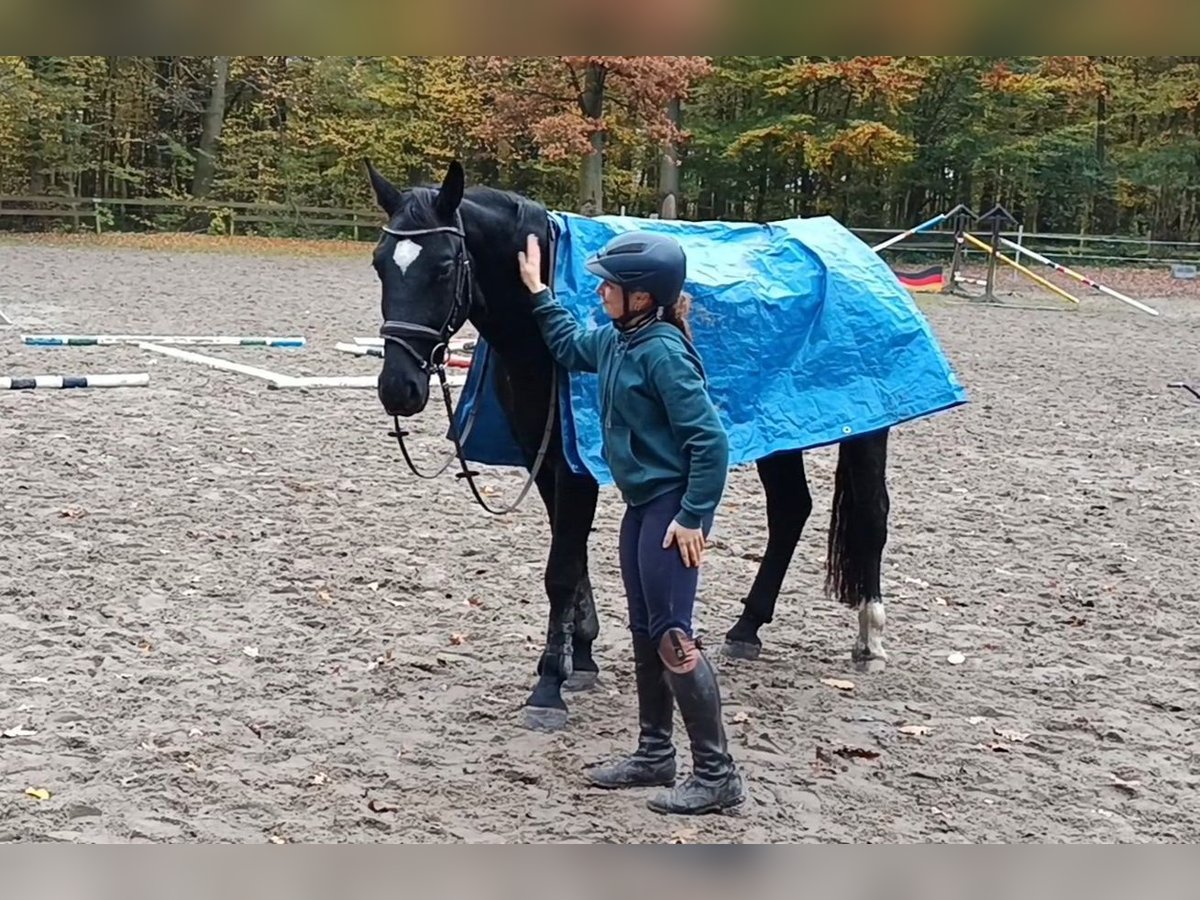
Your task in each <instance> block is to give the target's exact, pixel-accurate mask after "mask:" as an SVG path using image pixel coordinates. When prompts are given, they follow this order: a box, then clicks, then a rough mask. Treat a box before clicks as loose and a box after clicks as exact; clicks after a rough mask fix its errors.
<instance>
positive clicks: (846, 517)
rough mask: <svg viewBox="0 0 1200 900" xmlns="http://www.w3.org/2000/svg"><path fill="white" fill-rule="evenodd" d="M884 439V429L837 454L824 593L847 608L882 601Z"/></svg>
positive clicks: (846, 443)
mask: <svg viewBox="0 0 1200 900" xmlns="http://www.w3.org/2000/svg"><path fill="white" fill-rule="evenodd" d="M887 439H888V430H887V429H886V428H885V429H883V430H882V431H876V432H872V433H871V434H866V435H862V436H860V437H855V438H851V439H849V440H847V441H844V442H843V443H842V444H841V446H840V447H839V448H838V463H837V472H836V474H835V476H834V487H833V506H832V512H831V515H830V521H829V546H828V553H827V557H826V563H825V565H826V568H825V593H826V595H827V596H829V597H831V598H836V599H837V600H838V601H840V602H841V603H844V604H846V605H847V606H849V607H852V608H853V607H857V606H858V605H859V604H860V603H862V602H863V601H870V600H878V599H881V598H882V596H883V594H882V591H881V588H880V569H881V567H882V559H883V547H884V545H885V544H886V543H887V518H888V511H889V508H890V500H889V498H888V491H887V478H886V475H887Z"/></svg>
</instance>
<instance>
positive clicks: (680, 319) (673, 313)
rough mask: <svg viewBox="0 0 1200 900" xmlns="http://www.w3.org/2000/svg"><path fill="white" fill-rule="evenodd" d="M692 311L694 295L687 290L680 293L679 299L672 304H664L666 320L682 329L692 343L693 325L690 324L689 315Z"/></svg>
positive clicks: (663, 315)
mask: <svg viewBox="0 0 1200 900" xmlns="http://www.w3.org/2000/svg"><path fill="white" fill-rule="evenodd" d="M691 312H692V296H691V294H689V293H687V292H686V291H682V292H680V294H679V299H678V300H676V301H675V302H674V303H673V304H672V305H671V306H664V307H663V312H662V317H663V321H664V322H669V323H670V324H672V325H674V326H675V327H676V328H678V329H679V330H680V331H682V332H683V336H684V337H685V338H687V339H688V342H689V343H690V342H691V340H692V326H691V325H689V324H688V316H689V315H691Z"/></svg>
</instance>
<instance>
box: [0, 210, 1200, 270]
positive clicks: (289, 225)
mask: <svg viewBox="0 0 1200 900" xmlns="http://www.w3.org/2000/svg"><path fill="white" fill-rule="evenodd" d="M49 220H58V221H60V222H64V223H65V222H70V227H71V229H72V230H74V231H80V230H83V229H84V228H87V229H88V230H95V232H96V233H97V234H101V233H103V232H105V231H168V232H196V231H200V232H206V233H214V232H215V233H218V234H230V235H232V234H243V233H258V234H263V233H266V234H271V235H273V236H279V237H341V238H353V239H354V240H358V239H359V235H360V232H361V231H363V230H364V229H365V232H364V233H365V236H366V237H368V238H369V239H371V240H374V238H375V237H376V234H377V230H378V228H379V226H380V225H381V224H382V223H383V214H382V213H381V212H380V211H379V210H378V209H337V208H331V207H324V206H293V205H291V204H287V203H250V202H245V201H225V200H192V199H179V200H175V199H163V198H125V197H51V196H38V197H34V196H29V197H21V196H3V195H0V230H3V229H5V228H8V229H13V228H19V229H24V230H39V231H40V230H44V228H45V223H46V222H47V221H49ZM262 226H266V227H265V228H264V227H262ZM850 230H851V231H853V232H854V233H855V234H857V235H858V236H859V237H860V238H862V239H863V240H864V241H866V242H867V243H868V244H872V245H873V244H876V243H878V242H880V241H881V240H883V239H884V238H886V237H890V236H892V235H894V234H897V233H898V229H894V228H893V229H885V228H855V227H851V229H850ZM1002 234H1003V235H1004V237H1007V238H1008V239H1009V240H1013V241H1015V242H1017V243H1020V244H1021V245H1022V246H1028V247H1029V248H1030V249H1032V250H1035V251H1037V252H1039V253H1043V254H1045V255H1047V256H1050V257H1052V258H1054V259H1057V260H1061V261H1062V262H1064V263H1066V264H1070V263H1071V262H1072V261H1074V262H1078V263H1081V264H1088V263H1092V264H1095V263H1101V264H1117V265H1121V264H1126V265H1130V264H1133V265H1137V264H1140V265H1162V266H1168V265H1175V266H1186V265H1200V243H1196V242H1191V241H1156V240H1148V239H1145V238H1139V237H1132V236H1120V235H1082V234H1041V233H1035V232H1027V231H1016V232H1009V231H1005V232H1002ZM953 246H954V242H953V234H952V232H951V231H950V229H949V225H946V227H944V228H939V229H934V230H931V231H928V232H923V233H922V234H919V235H915V236H914V237H913V238H912V239H910V240H907V241H903V242H901V243H899V244H896V245H894V246H893V247H892V248H891V249H889V250H888V251H886V252H887V254H888V258H889V259H892V260H903V259H907V260H909V261H917V260H920V259H922V258H923V257H928V256H930V255H932V256H938V257H949V255H950V253H951V252H952V251H953ZM976 255H977V254H974V253H972V258H974V257H975V256H976ZM978 256H979V258H982V255H978Z"/></svg>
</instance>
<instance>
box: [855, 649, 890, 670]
mask: <svg viewBox="0 0 1200 900" xmlns="http://www.w3.org/2000/svg"><path fill="white" fill-rule="evenodd" d="M850 659H852V660H853V661H854V668H855V670H857V671H859V672H863V673H865V674H868V675H869V674H873V673H878V672H884V671H886V670H887V656H886V655H885V656H879V655H877V654H874V653H870V652H867V651H865V650H859V649H858V648H857V647H856V648H855V649H853V650H851V651H850Z"/></svg>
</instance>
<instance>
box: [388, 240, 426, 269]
mask: <svg viewBox="0 0 1200 900" xmlns="http://www.w3.org/2000/svg"><path fill="white" fill-rule="evenodd" d="M420 255H421V246H420V244H417V243H415V242H413V241H410V240H408V239H407V238H406V239H404V240H402V241H397V242H396V249H395V250H394V251H392V261H393V262H394V263H395V264H396V265H397V266H398V267H399V269H400V274H401V275H403V274H404V273H405V272H407V271H408V267H409V266H411V265H412V264H413V263H414V262H415V261H416V258H417V257H418V256H420Z"/></svg>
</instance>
